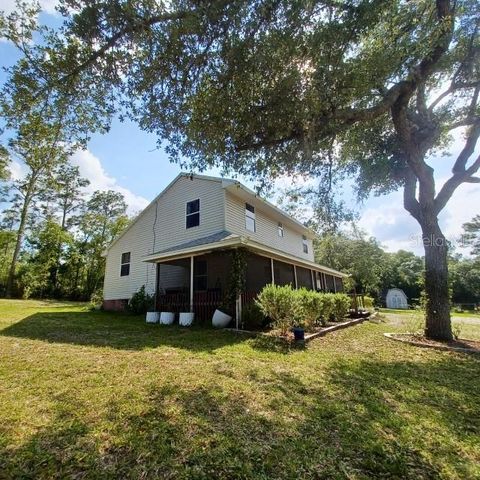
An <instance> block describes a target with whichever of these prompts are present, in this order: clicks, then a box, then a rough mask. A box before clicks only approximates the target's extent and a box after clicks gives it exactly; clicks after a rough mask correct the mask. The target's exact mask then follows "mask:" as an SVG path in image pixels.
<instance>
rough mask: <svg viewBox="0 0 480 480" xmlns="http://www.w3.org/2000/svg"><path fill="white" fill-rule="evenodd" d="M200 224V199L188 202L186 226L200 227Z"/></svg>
mask: <svg viewBox="0 0 480 480" xmlns="http://www.w3.org/2000/svg"><path fill="white" fill-rule="evenodd" d="M199 225H200V199H199V198H197V199H196V200H192V201H191V202H187V208H186V212H185V228H193V227H198V226H199Z"/></svg>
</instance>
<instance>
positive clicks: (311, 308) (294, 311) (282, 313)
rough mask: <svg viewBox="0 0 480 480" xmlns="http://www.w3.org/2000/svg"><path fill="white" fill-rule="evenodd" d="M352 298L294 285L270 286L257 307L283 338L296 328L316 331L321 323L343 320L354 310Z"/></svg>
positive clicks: (263, 292)
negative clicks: (351, 305)
mask: <svg viewBox="0 0 480 480" xmlns="http://www.w3.org/2000/svg"><path fill="white" fill-rule="evenodd" d="M350 304H351V299H350V297H349V296H348V295H345V294H344V293H319V292H315V291H312V290H307V289H305V288H301V289H299V290H294V289H293V288H292V287H291V286H290V285H287V286H284V287H279V286H276V285H267V286H266V287H264V288H263V290H262V291H261V293H260V294H259V295H258V298H257V300H256V305H257V306H258V308H259V310H260V312H261V314H263V315H264V316H265V317H269V318H270V319H271V320H272V326H273V327H274V328H278V329H279V330H280V332H281V334H282V335H285V334H286V333H287V331H288V330H289V329H290V328H291V327H293V326H300V327H304V328H305V329H307V330H310V329H312V328H313V327H314V326H315V324H316V323H317V322H319V321H320V322H321V323H322V325H326V324H327V322H328V321H329V320H336V321H340V320H343V319H344V318H345V316H346V315H347V313H348V311H349V309H350Z"/></svg>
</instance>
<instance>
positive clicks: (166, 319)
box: [160, 312, 175, 325]
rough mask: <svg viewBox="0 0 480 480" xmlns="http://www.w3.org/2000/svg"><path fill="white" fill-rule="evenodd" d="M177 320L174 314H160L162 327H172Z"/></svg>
mask: <svg viewBox="0 0 480 480" xmlns="http://www.w3.org/2000/svg"><path fill="white" fill-rule="evenodd" d="M174 320H175V314H174V313H173V312H162V313H160V323H161V324H162V325H171V324H172V323H173V321H174Z"/></svg>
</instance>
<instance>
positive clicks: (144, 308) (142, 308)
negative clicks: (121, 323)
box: [127, 285, 153, 314]
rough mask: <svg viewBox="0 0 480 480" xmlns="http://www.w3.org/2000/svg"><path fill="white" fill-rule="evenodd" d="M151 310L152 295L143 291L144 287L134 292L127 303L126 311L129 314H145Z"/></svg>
mask: <svg viewBox="0 0 480 480" xmlns="http://www.w3.org/2000/svg"><path fill="white" fill-rule="evenodd" d="M152 308H153V295H149V294H148V293H147V292H146V291H145V285H142V286H141V287H140V290H138V292H135V293H134V294H133V296H132V298H131V299H130V301H129V302H128V306H127V309H128V311H129V312H132V313H136V314H141V313H146V312H148V311H149V310H151V309H152Z"/></svg>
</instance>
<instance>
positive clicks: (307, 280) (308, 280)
mask: <svg viewBox="0 0 480 480" xmlns="http://www.w3.org/2000/svg"><path fill="white" fill-rule="evenodd" d="M297 285H298V288H301V287H305V288H308V289H309V290H311V289H312V274H311V273H310V270H308V269H307V268H302V267H297Z"/></svg>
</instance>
